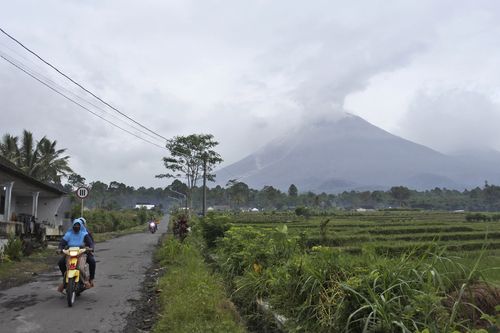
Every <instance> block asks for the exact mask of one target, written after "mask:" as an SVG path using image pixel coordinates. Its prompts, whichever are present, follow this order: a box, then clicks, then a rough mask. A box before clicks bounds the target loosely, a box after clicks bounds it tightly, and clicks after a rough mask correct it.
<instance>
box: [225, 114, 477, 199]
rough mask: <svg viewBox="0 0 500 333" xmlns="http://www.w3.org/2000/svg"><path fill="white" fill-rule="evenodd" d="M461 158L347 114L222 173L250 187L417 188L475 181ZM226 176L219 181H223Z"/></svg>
mask: <svg viewBox="0 0 500 333" xmlns="http://www.w3.org/2000/svg"><path fill="white" fill-rule="evenodd" d="M463 159H464V157H461V158H454V157H450V156H446V155H444V154H441V153H439V152H437V151H435V150H432V149H430V148H427V147H425V146H422V145H419V144H416V143H413V142H411V141H408V140H405V139H402V138H400V137H397V136H395V135H392V134H390V133H388V132H386V131H384V130H382V129H380V128H378V127H376V126H374V125H372V124H370V123H369V122H367V121H365V120H363V119H362V118H360V117H357V116H354V115H350V114H346V115H345V116H344V117H343V118H341V119H339V120H330V121H322V122H318V123H315V124H311V125H308V126H304V127H303V128H301V129H299V130H298V131H296V132H294V133H290V134H289V135H288V136H286V137H284V138H282V139H281V140H275V141H273V142H271V143H270V144H268V145H266V146H265V147H263V148H261V149H259V150H258V151H256V152H255V153H253V154H251V155H249V156H247V157H245V158H244V159H242V160H240V161H238V162H236V163H234V164H231V165H229V166H227V167H226V168H224V169H225V171H227V172H223V174H224V175H226V174H231V175H233V176H235V177H237V178H238V179H239V180H240V181H243V182H245V183H247V184H248V185H250V186H251V187H253V188H262V187H263V186H264V185H273V186H275V187H278V188H280V189H282V190H286V189H287V188H288V186H289V185H290V184H292V183H293V184H295V185H297V186H298V187H299V189H300V190H301V191H305V190H314V191H324V192H339V191H343V190H350V189H356V190H363V189H385V188H388V187H390V186H394V185H406V186H409V187H412V188H415V189H427V188H433V187H436V186H439V187H448V188H463V187H467V186H472V185H474V184H475V185H478V184H477V183H474V184H471V182H470V181H469V179H468V178H467V179H464V178H463V177H461V175H462V176H463V173H464V170H465V169H461V167H460V165H461V164H464V163H463V162H464V160H463ZM466 169H467V170H466V171H467V172H466V173H468V174H469V177H470V176H471V175H472V174H473V175H474V177H476V178H477V177H479V176H478V173H479V174H481V172H476V171H475V169H474V168H466ZM218 175H219V177H220V175H221V173H220V172H218ZM481 176H482V175H481ZM474 177H470V178H474ZM227 180H228V179H225V178H223V179H219V182H220V183H224V184H225V182H226V181H227ZM473 181H474V182H475V181H476V179H474V180H473Z"/></svg>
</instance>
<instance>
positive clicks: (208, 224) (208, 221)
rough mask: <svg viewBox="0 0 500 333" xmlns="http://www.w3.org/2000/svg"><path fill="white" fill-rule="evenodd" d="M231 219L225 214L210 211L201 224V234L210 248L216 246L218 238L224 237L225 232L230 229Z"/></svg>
mask: <svg viewBox="0 0 500 333" xmlns="http://www.w3.org/2000/svg"><path fill="white" fill-rule="evenodd" d="M229 222H230V219H229V217H228V216H225V215H216V214H214V213H209V214H208V215H207V216H206V217H205V218H204V219H203V220H202V221H201V224H200V227H201V234H202V236H203V239H204V240H205V243H206V244H207V247H208V248H214V247H215V245H216V241H217V239H218V238H222V237H224V233H225V232H226V231H227V230H229V227H230V224H229Z"/></svg>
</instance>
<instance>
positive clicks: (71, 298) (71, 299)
mask: <svg viewBox="0 0 500 333" xmlns="http://www.w3.org/2000/svg"><path fill="white" fill-rule="evenodd" d="M75 289H76V286H75V278H71V279H69V280H68V286H67V287H66V300H67V301H68V306H69V307H72V306H73V303H75V298H76V290H75Z"/></svg>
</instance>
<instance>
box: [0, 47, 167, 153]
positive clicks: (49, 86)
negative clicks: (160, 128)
mask: <svg viewBox="0 0 500 333" xmlns="http://www.w3.org/2000/svg"><path fill="white" fill-rule="evenodd" d="M0 58H2V59H4V60H5V61H7V62H8V63H9V64H11V65H12V66H14V67H16V68H17V69H19V70H21V71H22V72H24V73H25V74H27V75H29V76H30V77H32V78H33V79H35V80H37V81H38V82H40V83H41V84H43V85H44V86H46V87H47V88H49V89H50V90H52V91H54V92H55V93H57V94H59V95H61V96H62V97H64V98H66V99H67V100H69V101H71V102H73V103H74V104H76V105H78V106H79V107H81V108H82V109H84V110H86V111H88V112H90V113H91V114H93V115H94V116H96V117H98V118H100V119H102V120H104V121H105V122H107V123H109V124H111V125H112V126H114V127H116V128H119V129H121V130H122V131H125V132H127V133H128V134H130V135H133V136H135V137H136V138H138V139H141V140H143V141H145V142H147V143H149V144H152V145H154V146H156V147H159V148H161V149H165V147H163V146H160V145H158V144H156V143H154V142H151V141H149V140H147V139H144V138H143V137H140V136H139V135H137V134H135V133H133V132H131V131H129V130H127V129H125V128H123V127H121V126H119V125H116V124H115V123H113V122H112V121H110V120H108V119H106V118H104V117H102V116H101V115H99V114H97V113H95V112H94V111H92V110H90V109H89V108H87V107H86V106H84V105H82V104H80V103H78V102H77V101H75V100H74V99H72V98H71V97H69V96H67V95H65V94H64V93H62V92H60V91H59V90H57V89H56V88H54V87H52V86H51V85H49V84H48V83H46V82H44V81H42V80H41V79H39V78H38V77H36V76H35V75H33V74H32V73H30V72H28V71H27V70H25V69H24V68H22V67H21V66H19V65H17V64H16V63H15V62H13V61H11V60H9V59H7V58H6V57H5V56H4V55H3V54H0Z"/></svg>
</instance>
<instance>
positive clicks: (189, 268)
mask: <svg viewBox="0 0 500 333" xmlns="http://www.w3.org/2000/svg"><path fill="white" fill-rule="evenodd" d="M156 258H157V259H158V260H160V263H161V266H163V267H165V268H166V273H165V275H164V276H163V277H162V278H161V280H160V282H159V286H158V288H159V290H161V296H160V302H161V306H162V314H161V316H160V319H159V321H158V322H157V323H156V325H155V327H154V332H156V333H160V332H162V333H163V332H217V333H219V332H229V333H230V332H245V329H244V327H243V325H242V324H241V320H240V318H239V315H238V313H237V311H236V309H235V308H234V305H233V304H232V303H231V302H230V301H229V300H228V299H227V298H226V296H225V293H224V287H223V284H222V282H221V279H220V278H219V277H218V276H217V275H214V274H212V273H211V272H210V271H209V269H208V267H207V266H206V265H205V263H204V261H203V257H202V256H201V254H200V252H199V250H198V249H197V248H196V246H193V244H192V243H191V242H190V241H189V238H188V239H187V240H186V241H185V242H183V243H180V242H179V241H178V240H175V239H168V240H167V241H166V242H165V244H164V245H163V246H162V247H161V249H160V250H159V251H158V252H157V254H156Z"/></svg>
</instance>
